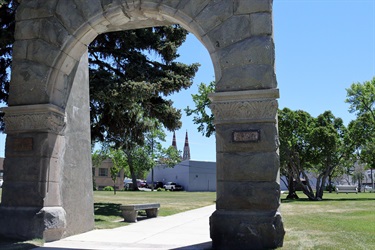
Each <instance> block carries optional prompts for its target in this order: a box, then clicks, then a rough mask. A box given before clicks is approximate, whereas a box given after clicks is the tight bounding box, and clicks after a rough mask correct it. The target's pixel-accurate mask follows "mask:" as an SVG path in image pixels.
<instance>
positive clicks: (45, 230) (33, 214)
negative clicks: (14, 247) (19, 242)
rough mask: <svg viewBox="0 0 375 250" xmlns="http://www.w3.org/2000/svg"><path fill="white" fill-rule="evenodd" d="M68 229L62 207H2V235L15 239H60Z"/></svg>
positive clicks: (0, 216) (0, 233)
mask: <svg viewBox="0 0 375 250" xmlns="http://www.w3.org/2000/svg"><path fill="white" fill-rule="evenodd" d="M65 230H66V219H65V210H64V209H63V208H62V207H44V208H38V207H5V206H2V207H0V235H1V236H3V237H7V238H15V239H23V240H30V239H36V238H38V239H44V240H45V241H47V242H48V241H54V240H59V239H61V238H62V237H63V235H64V233H65Z"/></svg>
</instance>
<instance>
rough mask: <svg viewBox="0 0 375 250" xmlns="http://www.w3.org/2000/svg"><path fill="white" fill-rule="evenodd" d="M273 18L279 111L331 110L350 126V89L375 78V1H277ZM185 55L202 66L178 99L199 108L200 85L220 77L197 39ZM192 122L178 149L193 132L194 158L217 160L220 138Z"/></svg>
mask: <svg viewBox="0 0 375 250" xmlns="http://www.w3.org/2000/svg"><path fill="white" fill-rule="evenodd" d="M273 17H274V39H275V47H276V75H277V81H278V88H279V89H280V99H279V107H280V108H284V107H288V108H290V109H292V110H298V109H301V110H305V111H307V112H309V113H310V114H311V115H313V116H315V117H316V116H318V115H319V114H321V113H323V112H324V111H326V110H331V111H332V112H333V114H334V115H335V116H336V117H341V118H342V119H343V120H344V122H345V124H348V123H349V122H350V121H351V120H353V119H354V118H355V116H354V115H353V114H350V113H349V112H348V107H349V105H348V104H346V103H345V98H346V89H347V88H349V87H350V85H351V84H352V83H354V82H364V81H369V80H371V79H372V78H373V77H375V0H352V1H345V0H337V1H334V0H274V5H273ZM180 55H181V58H180V60H181V61H183V62H185V63H193V62H199V63H200V64H201V65H202V66H201V68H200V70H199V72H198V74H197V76H196V78H195V80H194V86H193V87H192V88H191V89H189V90H188V91H183V92H180V93H179V94H177V95H175V96H174V97H173V100H174V101H175V105H176V106H177V107H179V108H182V109H183V108H184V107H186V106H187V105H190V106H193V104H192V101H191V94H192V93H196V92H197V86H198V84H199V83H201V82H204V83H209V82H210V81H212V80H214V72H213V67H212V62H211V60H210V57H209V55H208V53H207V51H206V50H205V48H204V47H203V46H202V45H201V44H200V43H199V42H198V40H197V39H196V38H195V37H194V36H192V35H191V36H189V38H188V40H187V42H186V43H184V45H183V46H182V48H181V50H180ZM191 120H192V118H190V117H186V116H184V117H183V126H182V129H180V130H179V131H176V137H177V146H178V149H179V150H182V149H183V144H184V137H185V132H186V130H188V133H189V142H190V151H191V157H192V159H194V160H206V161H215V159H216V151H215V139H214V137H212V138H205V137H203V136H202V135H201V134H200V133H198V132H197V129H196V128H197V126H196V125H194V124H193V123H192V121H191ZM167 135H168V136H167V143H166V146H167V145H170V143H171V141H172V133H169V134H167Z"/></svg>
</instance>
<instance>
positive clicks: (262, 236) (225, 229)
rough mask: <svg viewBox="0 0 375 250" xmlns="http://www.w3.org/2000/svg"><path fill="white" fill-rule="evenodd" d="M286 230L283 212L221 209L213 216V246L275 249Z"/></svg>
mask: <svg viewBox="0 0 375 250" xmlns="http://www.w3.org/2000/svg"><path fill="white" fill-rule="evenodd" d="M284 234H285V231H284V227H283V222H282V219H281V215H280V214H279V213H276V214H275V213H273V214H267V213H264V212H259V213H256V212H247V211H228V210H217V211H215V212H214V213H213V214H212V215H211V217H210V236H211V239H212V247H213V249H275V248H277V247H282V245H283V239H284Z"/></svg>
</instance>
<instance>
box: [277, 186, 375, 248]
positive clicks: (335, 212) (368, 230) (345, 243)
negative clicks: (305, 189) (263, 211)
mask: <svg viewBox="0 0 375 250" xmlns="http://www.w3.org/2000/svg"><path fill="white" fill-rule="evenodd" d="M285 197H286V195H282V197H281V198H282V200H281V201H282V203H281V213H282V216H283V221H284V228H285V231H286V235H285V240H284V247H283V249H304V250H305V249H324V250H329V249H332V250H337V249H348V250H349V249H353V250H358V249H364V250H365V249H375V193H358V194H355V193H349V194H336V193H332V194H329V193H325V194H324V196H323V201H315V202H312V201H308V200H307V198H304V195H303V194H299V197H300V198H301V199H299V200H297V201H289V200H285V199H283V198H285Z"/></svg>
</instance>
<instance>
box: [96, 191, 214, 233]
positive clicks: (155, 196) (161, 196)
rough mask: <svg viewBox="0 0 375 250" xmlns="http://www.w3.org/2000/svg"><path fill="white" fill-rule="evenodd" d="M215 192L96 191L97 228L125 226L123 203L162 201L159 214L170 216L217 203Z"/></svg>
mask: <svg viewBox="0 0 375 250" xmlns="http://www.w3.org/2000/svg"><path fill="white" fill-rule="evenodd" d="M215 200H216V193H215V192H169V191H161V192H142V191H141V192H131V191H126V192H123V191H122V192H116V195H114V194H113V192H109V191H108V192H107V191H95V192H94V210H95V228H97V229H100V228H114V227H119V226H124V225H126V224H127V223H125V222H121V223H119V221H122V220H123V218H122V217H121V211H120V205H121V204H142V203H160V209H159V216H168V215H172V214H176V213H181V212H184V211H187V210H191V209H195V208H200V207H204V206H208V205H212V204H214V203H215Z"/></svg>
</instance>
